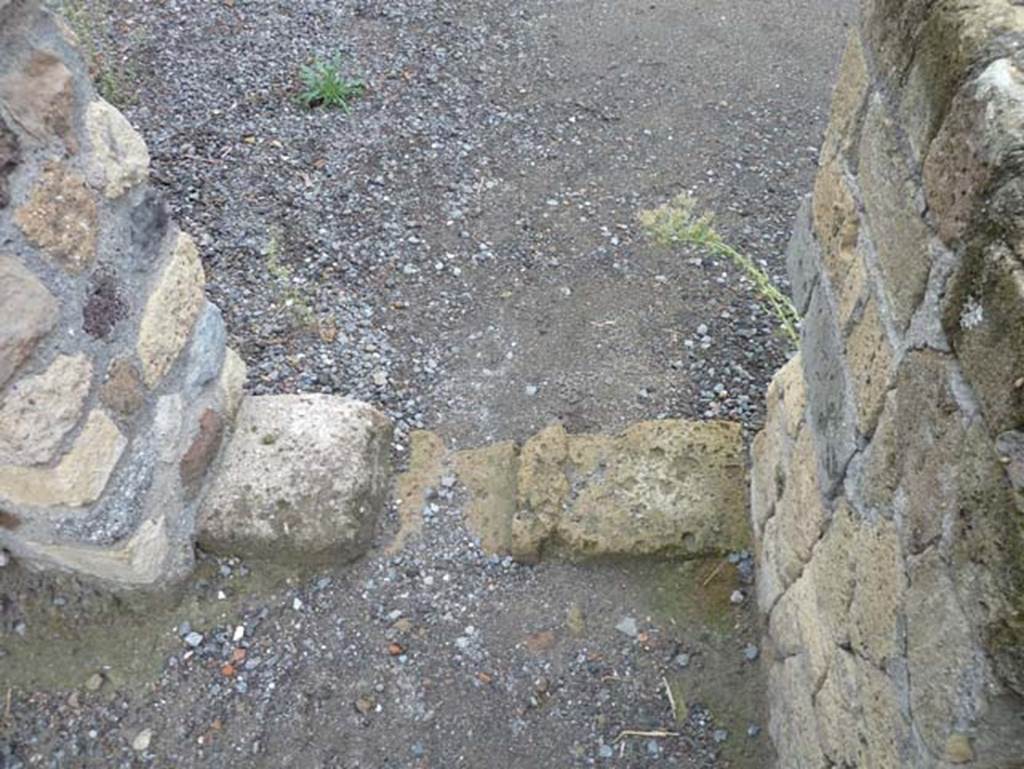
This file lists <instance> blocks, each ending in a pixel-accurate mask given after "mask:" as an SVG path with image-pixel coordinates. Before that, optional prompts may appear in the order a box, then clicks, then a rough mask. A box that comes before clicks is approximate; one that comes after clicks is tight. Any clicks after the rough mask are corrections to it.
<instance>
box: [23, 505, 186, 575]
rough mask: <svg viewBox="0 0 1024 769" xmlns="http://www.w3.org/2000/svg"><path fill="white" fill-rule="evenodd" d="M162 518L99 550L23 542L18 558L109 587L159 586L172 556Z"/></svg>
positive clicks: (85, 546)
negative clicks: (90, 578) (88, 578)
mask: <svg viewBox="0 0 1024 769" xmlns="http://www.w3.org/2000/svg"><path fill="white" fill-rule="evenodd" d="M167 528H168V527H167V521H166V519H165V517H164V516H162V515H159V516H156V517H155V518H151V519H149V520H146V521H143V522H142V524H141V525H140V526H139V528H138V529H137V530H136V531H135V533H134V534H132V536H130V537H128V538H127V539H125V540H123V541H121V542H118V543H117V544H114V545H111V546H107V547H100V546H95V545H86V544H56V543H43V542H25V543H22V544H21V545H20V547H19V548H18V555H19V557H21V558H24V559H25V560H26V561H29V562H33V563H36V564H40V565H41V564H47V565H49V566H50V567H51V568H57V569H60V570H62V571H68V572H71V573H73V574H77V575H82V576H86V577H92V578H94V579H96V580H100V581H101V582H103V583H104V584H106V585H108V586H111V587H122V588H148V587H163V586H164V585H163V584H162V583H161V580H162V579H164V578H166V576H167V574H168V573H169V572H168V569H169V565H168V562H169V560H170V559H172V558H173V557H174V556H175V554H174V553H172V552H171V541H170V538H169V536H168V531H167Z"/></svg>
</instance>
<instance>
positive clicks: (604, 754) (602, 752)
mask: <svg viewBox="0 0 1024 769" xmlns="http://www.w3.org/2000/svg"><path fill="white" fill-rule="evenodd" d="M597 755H599V756H600V757H601V758H611V757H612V756H614V755H615V751H614V750H613V749H612V746H611V745H602V746H601V747H599V748H598V749H597Z"/></svg>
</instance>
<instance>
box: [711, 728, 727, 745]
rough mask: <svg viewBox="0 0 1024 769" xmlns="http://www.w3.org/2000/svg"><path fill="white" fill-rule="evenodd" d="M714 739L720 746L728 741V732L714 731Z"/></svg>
mask: <svg viewBox="0 0 1024 769" xmlns="http://www.w3.org/2000/svg"><path fill="white" fill-rule="evenodd" d="M714 738H715V742H717V743H719V744H721V743H723V742H725V741H726V740H727V739H729V732H727V731H725V729H715V734H714Z"/></svg>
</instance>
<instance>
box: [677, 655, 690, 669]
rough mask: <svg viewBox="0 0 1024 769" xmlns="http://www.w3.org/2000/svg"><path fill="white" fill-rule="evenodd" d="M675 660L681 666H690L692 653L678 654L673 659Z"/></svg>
mask: <svg viewBox="0 0 1024 769" xmlns="http://www.w3.org/2000/svg"><path fill="white" fill-rule="evenodd" d="M673 662H675V663H676V665H677V666H678V667H681V668H685V667H689V666H690V655H689V654H686V653H683V654H677V655H676V658H675V659H674V660H673Z"/></svg>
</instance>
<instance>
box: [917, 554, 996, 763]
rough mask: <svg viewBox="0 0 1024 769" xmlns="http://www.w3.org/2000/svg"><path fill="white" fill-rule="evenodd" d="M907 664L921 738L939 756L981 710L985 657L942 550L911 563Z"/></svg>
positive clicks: (924, 555)
mask: <svg viewBox="0 0 1024 769" xmlns="http://www.w3.org/2000/svg"><path fill="white" fill-rule="evenodd" d="M909 573H910V586H909V588H908V590H907V600H906V607H907V615H906V623H907V631H906V632H907V664H908V670H909V674H910V682H911V689H910V705H911V711H912V712H913V714H914V724H915V726H916V728H917V731H918V733H919V734H920V736H921V739H923V740H924V742H925V744H926V745H927V746H928V749H929V750H930V751H931V752H932V753H933V754H934V755H942V754H943V752H944V750H945V746H946V741H947V740H948V739H949V736H950V735H951V734H952V733H953V732H954V727H955V725H956V724H957V723H959V722H960V721H961V720H965V719H966V720H967V721H968V722H969V721H970V720H972V718H973V716H974V715H975V714H977V713H978V712H979V707H980V698H981V696H982V694H983V691H982V690H983V688H984V680H985V676H984V665H985V663H984V657H983V655H982V653H981V650H980V649H978V648H977V647H976V646H975V644H974V638H973V632H972V629H971V626H970V624H969V622H968V620H967V618H966V617H965V616H964V613H963V611H962V610H961V608H960V602H959V600H958V598H957V595H956V590H955V587H954V585H953V582H952V580H951V579H950V576H949V566H948V564H947V563H945V562H944V560H943V558H942V556H941V555H940V554H939V552H938V550H937V548H932V549H930V550H928V552H926V553H924V554H923V555H922V556H920V557H919V558H916V559H913V560H912V561H911V564H910V570H909Z"/></svg>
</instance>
